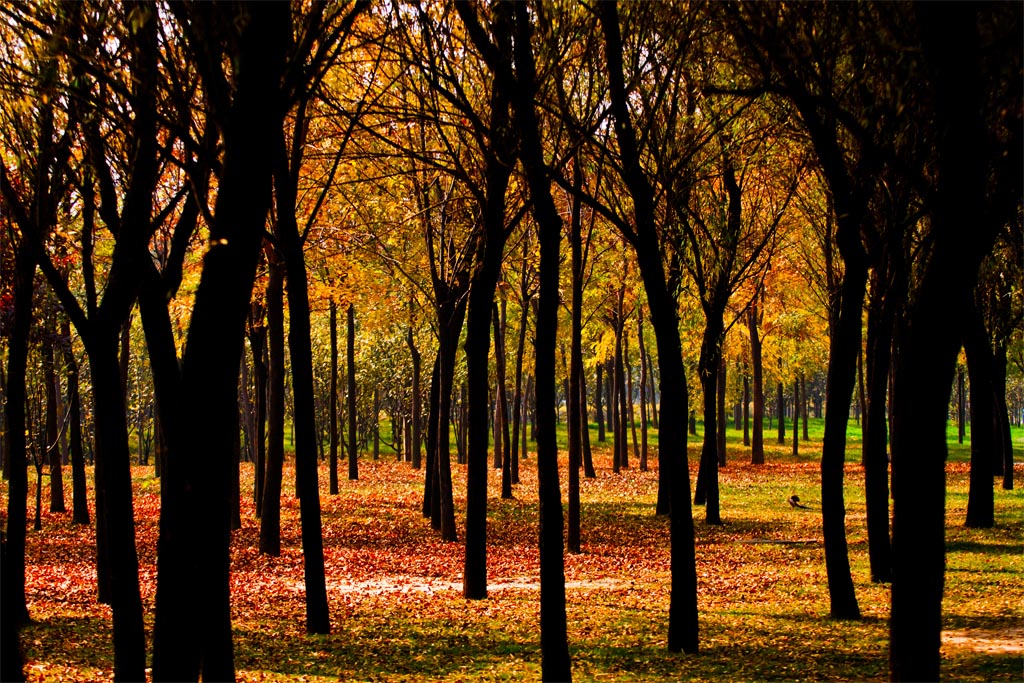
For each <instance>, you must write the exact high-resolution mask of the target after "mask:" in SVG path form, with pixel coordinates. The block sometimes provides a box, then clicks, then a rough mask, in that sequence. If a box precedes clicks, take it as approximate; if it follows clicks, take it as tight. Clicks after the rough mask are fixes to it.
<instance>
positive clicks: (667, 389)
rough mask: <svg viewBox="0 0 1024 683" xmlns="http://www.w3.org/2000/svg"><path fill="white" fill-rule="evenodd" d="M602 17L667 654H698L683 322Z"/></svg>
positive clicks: (616, 56) (611, 26) (610, 12)
mask: <svg viewBox="0 0 1024 683" xmlns="http://www.w3.org/2000/svg"><path fill="white" fill-rule="evenodd" d="M599 12H600V22H601V28H602V33H603V36H604V44H605V58H606V62H607V66H608V75H609V86H610V87H609V91H610V100H611V109H612V114H613V116H614V121H615V133H616V140H617V141H618V144H619V148H620V150H621V155H622V159H623V169H624V171H623V176H624V180H625V181H626V185H627V187H628V188H629V191H630V195H631V197H632V199H633V207H634V208H633V211H634V218H635V226H636V227H635V233H634V234H633V235H632V237H633V238H634V239H635V241H634V244H633V245H634V248H635V250H636V256H637V264H638V266H639V270H640V275H641V278H642V279H643V282H644V289H645V290H646V292H647V301H648V305H649V307H650V314H651V325H652V326H653V327H654V332H655V338H656V340H657V347H658V360H659V362H660V364H661V368H660V377H661V428H660V430H659V449H658V460H659V480H658V504H657V511H658V512H659V513H662V514H664V513H669V512H670V514H671V530H670V534H671V539H670V563H671V594H670V598H669V626H668V649H669V651H672V652H678V651H680V650H682V651H685V652H688V653H695V652H697V650H698V620H697V571H696V552H695V548H694V535H693V516H692V511H691V508H690V476H689V469H688V466H687V458H686V431H685V427H684V426H683V425H685V424H686V415H687V412H688V405H687V404H688V396H687V391H686V381H685V378H686V373H685V370H684V368H683V361H682V358H683V355H682V343H681V341H680V337H679V318H678V314H677V306H676V302H675V301H674V300H673V297H672V295H671V294H670V292H669V289H668V287H667V280H666V278H665V271H664V268H663V265H662V261H661V253H660V248H659V243H658V238H657V232H656V230H655V224H654V220H655V219H654V201H653V191H652V189H651V187H650V184H649V183H648V181H647V178H646V176H644V174H643V171H642V169H641V166H640V154H639V149H638V145H637V139H636V132H635V131H634V129H633V124H632V119H631V118H630V114H629V107H628V104H627V100H626V88H625V82H624V78H623V63H622V62H623V60H622V56H623V55H622V53H623V47H622V36H621V33H620V30H619V14H618V7H617V5H616V3H614V2H606V3H602V4H601V5H600V8H599Z"/></svg>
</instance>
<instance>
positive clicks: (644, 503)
mask: <svg viewBox="0 0 1024 683" xmlns="http://www.w3.org/2000/svg"><path fill="white" fill-rule="evenodd" d="M809 446H810V448H804V453H806V455H805V456H802V457H800V458H793V457H792V456H791V455H789V453H788V450H789V449H788V448H785V449H783V447H778V450H777V451H775V450H773V449H774V448H775V447H774V446H773V447H770V448H769V453H768V459H769V464H767V465H762V466H756V467H755V466H751V465H748V464H744V462H745V461H746V460H747V459H749V455H746V454H745V453H744V452H742V451H741V450H740V448H739V445H738V444H737V443H734V442H733V439H731V440H730V452H729V459H730V464H729V465H728V466H727V467H726V468H724V469H723V470H722V473H721V490H722V518H723V520H724V521H725V524H724V525H722V526H714V527H713V526H708V525H706V524H704V523H703V516H704V512H703V510H702V509H701V508H695V510H694V517H695V520H696V522H697V524H696V529H697V562H698V568H697V570H698V575H699V604H700V628H701V635H700V638H701V653H700V654H699V655H696V656H691V655H682V654H672V653H669V652H667V651H666V648H665V645H666V630H667V623H668V598H669V595H668V585H669V572H668V566H669V564H668V523H667V520H666V519H664V518H661V517H657V516H656V515H655V514H654V502H655V496H656V491H657V472H656V471H655V469H654V468H652V470H651V471H650V472H640V471H638V470H637V469H635V468H630V469H627V470H623V471H622V473H621V474H613V473H612V471H611V467H610V460H609V456H608V454H607V453H606V452H605V451H604V450H601V449H598V450H596V451H595V458H596V463H597V465H598V477H597V479H593V480H587V479H583V480H582V492H581V497H582V501H583V504H582V517H583V552H582V553H581V554H578V555H567V556H566V585H567V600H568V608H567V609H568V626H569V640H570V651H571V655H572V660H573V674H574V676H575V678H576V679H577V680H602V681H603V680H630V681H633V680H695V681H700V680H729V681H767V680H785V681H804V680H806V681H823V680H828V681H868V680H885V679H887V676H888V670H887V655H888V653H887V645H888V621H887V619H888V611H889V590H888V587H887V586H885V585H878V584H872V583H871V582H870V579H869V575H868V569H867V543H866V532H865V530H864V503H863V492H862V487H861V483H862V479H861V477H862V473H861V468H860V465H859V464H858V463H856V462H854V461H853V460H852V458H853V454H852V453H851V456H850V457H851V461H850V462H849V463H848V465H847V476H846V481H847V494H846V501H847V512H848V517H847V522H848V525H847V527H848V534H849V541H850V552H851V562H852V566H853V571H854V579H855V583H856V588H857V596H858V599H859V601H860V607H861V610H862V612H863V619H862V620H860V621H834V620H831V619H829V618H828V592H827V586H826V576H825V568H824V559H823V549H822V544H821V516H820V506H819V501H820V489H819V479H820V477H819V466H818V464H817V461H816V453H820V444H815V443H814V442H813V441H812V442H811V443H810V444H809ZM692 450H695V449H692ZM857 452H858V453H859V449H857ZM652 462H656V461H655V459H654V457H653V456H652ZM631 464H633V465H635V464H636V460H635V459H634V460H632V461H631ZM533 465H534V462H533V459H532V456H531V458H530V459H528V460H527V461H525V462H524V463H523V468H522V483H521V484H520V485H518V486H517V487H516V489H515V499H513V500H501V499H500V498H499V494H500V486H499V478H500V473H499V472H495V471H492V473H491V475H490V487H491V488H490V497H489V502H488V505H489V516H490V522H489V526H488V529H489V552H488V574H489V595H488V598H487V599H486V600H480V601H467V600H465V599H463V597H462V595H461V588H462V583H461V572H462V561H463V547H462V545H461V544H457V543H443V542H441V541H440V540H439V539H438V536H437V534H436V532H434V531H433V530H431V528H430V525H429V521H427V520H424V518H423V517H422V515H421V514H420V504H421V495H422V472H421V471H415V470H412V469H411V468H410V466H409V465H408V463H398V462H395V460H394V459H393V458H382V459H381V460H378V461H369V460H365V461H363V462H361V463H360V469H359V480H358V481H354V482H350V481H345V480H344V479H342V482H341V493H340V495H337V496H329V495H327V491H326V481H327V476H326V469H325V468H322V469H321V473H320V474H321V477H320V481H321V486H322V490H321V501H322V504H323V511H324V512H323V522H324V542H325V553H326V563H327V577H328V578H327V587H328V594H329V599H330V607H331V619H332V622H331V623H332V632H331V634H330V635H327V636H308V635H306V634H305V621H304V603H303V583H302V551H301V543H300V534H299V521H298V520H299V511H298V502H297V501H296V500H294V499H293V497H292V495H291V494H292V490H291V489H290V488H289V487H288V486H287V485H286V493H285V498H284V500H283V511H282V523H283V538H282V543H283V548H284V549H283V552H282V555H281V556H280V557H276V558H272V557H266V556H261V555H260V554H259V553H258V551H257V546H258V535H259V526H258V520H256V519H255V517H254V514H253V506H252V504H251V500H250V499H251V496H249V495H247V496H244V500H243V503H242V519H243V522H242V529H241V530H240V531H237V532H236V533H235V534H234V537H233V540H232V558H233V559H232V616H233V624H234V629H235V641H234V642H235V658H236V659H235V661H236V667H237V670H238V677H239V679H240V680H242V681H269V680H275V681H278V680H280V681H283V680H302V681H336V680H339V679H341V680H345V681H349V680H408V681H420V680H438V679H446V680H466V679H476V680H524V679H525V680H535V679H539V677H540V651H539V634H538V614H539V609H538V599H539V590H538V569H539V566H538V552H537V542H536V538H537V505H536V490H537V482H536V477H535V470H534V467H533ZM691 467H692V471H693V472H694V474H695V472H696V463H695V462H692V463H691ZM1018 468H1020V465H1018ZM947 472H948V481H949V495H948V498H947V524H948V533H947V539H948V560H947V573H946V593H945V601H944V604H943V612H944V619H945V629H946V630H945V631H944V634H943V650H942V652H943V675H944V677H945V678H947V679H949V680H958V681H1020V680H1021V671H1022V664H1024V629H1022V623H1024V622H1022V619H1021V616H1022V611H1021V605H1024V582H1022V580H1021V577H1022V575H1024V574H1022V571H1024V556H1022V538H1024V534H1022V531H1024V514H1022V513H1024V495H1022V494H1021V492H1020V489H1019V488H1018V489H1017V490H1015V491H1011V492H1006V491H1002V490H1001V489H998V488H997V489H996V511H997V512H996V514H997V526H996V528H994V529H989V530H971V529H965V528H963V526H962V520H963V517H964V512H965V509H966V504H967V496H966V492H967V474H968V469H967V466H966V464H964V463H961V462H950V464H949V465H948V466H947ZM1022 473H1024V471H1022V470H1021V469H1018V471H1017V480H1018V482H1019V481H1020V479H1021V474H1022ZM342 474H343V475H344V470H343V472H342ZM133 475H134V481H135V487H136V499H135V511H136V520H137V521H136V529H137V542H138V548H139V554H140V561H141V566H142V568H141V572H142V573H141V579H142V590H143V600H144V603H145V605H146V609H147V616H146V618H147V627H148V628H149V629H151V628H152V608H153V602H154V595H155V579H156V570H155V563H156V535H157V524H158V514H159V480H158V479H156V478H154V477H153V475H152V470H151V468H135V469H134V470H133ZM562 475H563V495H564V491H565V483H564V479H565V463H564V461H563V463H562ZM90 477H91V472H90ZM453 479H454V480H455V482H456V507H457V510H458V511H460V514H461V511H462V510H463V509H464V508H463V502H464V484H465V475H464V471H463V470H462V468H461V466H456V469H455V472H454V476H453ZM90 481H91V478H90ZM293 481H294V474H293V471H292V470H289V471H287V472H286V474H285V482H286V483H287V482H293ZM33 483H34V482H33ZM251 483H252V468H251V466H248V465H244V464H243V489H244V490H251V489H249V488H248V487H250V486H251ZM2 492H3V493H4V496H3V499H4V500H5V501H6V490H5V488H4V489H3V490H2ZM792 494H797V495H799V496H800V499H801V500H802V501H803V502H805V503H807V504H808V506H809V509H794V508H792V507H790V506H789V505H788V504H787V503H786V499H787V498H788V497H789V496H790V495H792ZM5 507H6V503H5ZM45 507H46V502H45V499H44V510H45ZM462 523H463V520H462V519H461V518H460V519H459V525H460V534H461V525H462ZM93 552H94V533H93V531H92V530H91V529H89V528H83V527H76V526H72V525H71V523H70V515H51V514H47V513H45V512H44V514H43V529H42V531H38V532H33V531H30V532H29V539H28V554H29V557H28V569H27V572H28V577H27V580H28V594H29V601H30V604H29V610H30V613H31V615H32V617H33V619H34V622H33V623H32V624H31V625H29V626H28V627H26V628H25V629H24V630H23V631H22V641H23V646H24V652H25V660H26V674H27V676H28V679H29V680H30V681H43V680H53V681H56V680H60V681H95V680H110V679H111V677H112V646H111V618H110V611H109V609H108V608H106V607H104V606H101V605H98V604H96V602H95V599H94V596H95V592H96V579H95V570H94V564H93Z"/></svg>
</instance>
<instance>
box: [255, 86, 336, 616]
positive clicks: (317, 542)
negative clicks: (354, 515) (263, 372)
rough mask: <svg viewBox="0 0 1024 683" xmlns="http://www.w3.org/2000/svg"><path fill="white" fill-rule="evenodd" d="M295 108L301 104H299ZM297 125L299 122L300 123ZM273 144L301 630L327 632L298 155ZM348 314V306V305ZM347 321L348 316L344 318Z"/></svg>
mask: <svg viewBox="0 0 1024 683" xmlns="http://www.w3.org/2000/svg"><path fill="white" fill-rule="evenodd" d="M299 109H300V114H301V111H302V106H301V105H300V108H299ZM300 125H301V124H300ZM272 146H273V150H274V197H275V200H276V206H277V222H276V225H275V227H276V231H275V232H276V235H277V238H278V240H279V242H280V243H281V245H282V247H283V249H284V256H285V262H286V264H287V272H288V275H287V283H288V319H289V327H288V351H289V353H290V360H291V368H292V428H293V429H294V433H295V482H296V488H297V489H298V490H299V491H301V495H300V497H299V518H300V523H301V526H302V564H303V579H304V581H305V589H306V590H305V593H306V632H307V633H321V634H322V633H330V631H331V624H330V610H329V609H328V606H327V584H326V577H325V573H324V546H323V527H322V523H321V519H320V486H319V484H318V481H317V479H318V476H317V443H318V442H319V440H320V439H319V437H318V434H317V429H316V407H315V396H316V387H315V386H314V382H313V346H312V332H311V329H310V322H309V282H308V275H307V273H306V261H305V257H304V255H303V251H302V247H303V244H302V235H301V234H300V232H299V226H298V224H297V222H296V220H295V206H296V201H297V197H296V195H297V188H296V181H295V178H296V177H297V176H298V168H297V167H298V165H299V159H298V155H296V154H292V155H289V153H288V147H287V141H286V139H285V131H284V129H283V127H282V128H281V129H279V130H278V131H277V135H276V144H273V143H272ZM349 311H350V315H351V311H352V308H351V307H349ZM350 322H351V318H350Z"/></svg>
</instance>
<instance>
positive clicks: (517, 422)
mask: <svg viewBox="0 0 1024 683" xmlns="http://www.w3.org/2000/svg"><path fill="white" fill-rule="evenodd" d="M526 244H527V242H526V240H523V250H524V255H523V261H524V263H525V261H526V255H525V250H526ZM524 270H525V268H524ZM523 278H524V282H523V284H522V286H521V289H520V294H521V301H522V309H521V313H520V316H519V341H518V343H517V344H516V370H515V372H516V379H515V381H516V387H515V392H514V393H513V395H512V453H511V457H512V463H511V467H512V473H511V474H512V483H513V484H518V483H519V452H520V450H519V449H520V438H519V437H520V432H522V437H523V438H522V451H523V452H524V453H525V452H526V432H525V431H523V429H522V428H523V427H525V425H526V408H525V405H526V401H525V398H524V394H523V353H524V351H525V350H526V326H527V322H528V320H529V312H530V303H529V296H528V293H527V284H526V282H525V278H526V275H525V273H524V275H523Z"/></svg>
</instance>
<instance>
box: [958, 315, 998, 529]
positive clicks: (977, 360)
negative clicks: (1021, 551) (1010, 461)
mask: <svg viewBox="0 0 1024 683" xmlns="http://www.w3.org/2000/svg"><path fill="white" fill-rule="evenodd" d="M969 306H970V307H969V309H968V311H967V312H966V314H965V316H964V318H965V320H964V334H963V346H964V351H965V352H966V354H967V372H968V373H969V375H970V379H971V477H970V489H969V491H968V495H967V519H966V520H965V522H964V523H965V525H966V526H968V527H971V528H976V529H988V528H991V527H992V526H993V525H994V524H995V493H994V491H993V490H992V461H993V454H994V452H995V451H996V438H995V437H996V433H995V430H994V425H995V424H996V422H995V405H994V404H995V401H994V396H995V392H994V389H993V382H992V353H991V351H990V347H989V340H988V333H987V332H986V331H985V323H984V321H983V320H982V318H981V314H980V312H979V311H978V309H977V307H976V306H975V305H974V304H973V302H972V303H971V304H969Z"/></svg>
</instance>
